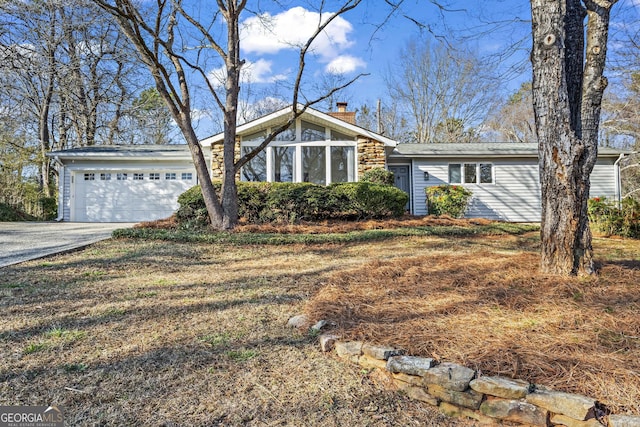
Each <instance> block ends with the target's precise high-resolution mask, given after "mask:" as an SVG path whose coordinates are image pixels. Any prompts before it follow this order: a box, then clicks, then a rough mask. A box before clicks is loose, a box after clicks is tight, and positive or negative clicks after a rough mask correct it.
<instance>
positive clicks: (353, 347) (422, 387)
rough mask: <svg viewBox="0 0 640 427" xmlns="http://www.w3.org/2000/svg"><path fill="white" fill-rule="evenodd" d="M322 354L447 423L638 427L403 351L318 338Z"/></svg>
mask: <svg viewBox="0 0 640 427" xmlns="http://www.w3.org/2000/svg"><path fill="white" fill-rule="evenodd" d="M320 346H321V348H322V351H325V352H328V351H332V350H334V349H335V352H336V353H337V355H338V356H339V357H340V358H342V359H345V360H348V361H350V362H353V363H357V364H359V365H360V366H362V367H363V368H365V369H372V370H374V371H375V372H376V373H377V374H378V378H380V379H381V380H382V381H383V382H384V383H385V384H386V385H387V387H388V388H391V389H394V390H399V391H401V392H404V393H406V395H407V396H409V397H410V398H412V399H416V400H419V401H422V402H424V403H426V404H429V405H433V406H437V407H438V408H439V410H440V411H441V412H443V413H444V414H446V415H448V416H452V417H466V418H471V419H474V420H476V421H477V422H478V423H479V424H482V425H498V424H500V423H502V422H503V421H505V422H511V423H517V424H523V425H532V426H567V427H598V426H600V427H601V426H608V427H640V416H630V415H615V414H606V413H605V411H604V410H603V409H602V408H603V406H602V405H600V404H599V403H598V402H597V401H596V400H595V399H592V398H589V397H586V396H581V395H577V394H571V393H564V392H560V391H554V390H551V389H549V388H547V387H544V386H540V385H533V384H529V383H528V382H527V381H524V380H520V379H511V378H506V377H491V376H478V374H477V373H476V372H475V371H474V370H473V369H469V368H467V367H465V366H461V365H457V364H454V363H447V362H443V363H440V364H436V363H435V361H434V359H430V358H424V357H414V356H405V355H404V351H403V350H399V349H395V348H390V347H382V346H375V345H369V344H364V343H362V342H359V341H350V342H341V341H339V337H338V336H336V335H332V334H323V335H320Z"/></svg>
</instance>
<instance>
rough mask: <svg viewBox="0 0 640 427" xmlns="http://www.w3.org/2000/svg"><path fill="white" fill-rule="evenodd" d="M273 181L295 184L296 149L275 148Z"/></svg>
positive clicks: (273, 151) (273, 149) (273, 150)
mask: <svg viewBox="0 0 640 427" xmlns="http://www.w3.org/2000/svg"><path fill="white" fill-rule="evenodd" d="M271 150H272V153H273V180H274V181H275V182H293V181H294V180H295V159H296V148H295V147H273V148H271Z"/></svg>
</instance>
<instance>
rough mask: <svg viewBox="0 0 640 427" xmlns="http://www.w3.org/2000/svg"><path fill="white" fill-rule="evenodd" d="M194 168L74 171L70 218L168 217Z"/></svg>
mask: <svg viewBox="0 0 640 427" xmlns="http://www.w3.org/2000/svg"><path fill="white" fill-rule="evenodd" d="M195 184H196V174H195V172H194V171H184V170H182V171H171V170H167V171H158V172H156V171H154V172H148V171H143V170H140V171H100V172H96V171H84V172H80V173H76V174H75V179H74V187H75V188H74V191H73V194H72V203H71V204H72V206H71V209H72V215H71V221H79V222H139V221H152V220H156V219H162V218H167V217H169V216H171V214H173V213H174V212H175V211H176V209H177V208H178V196H179V195H180V194H182V193H183V192H185V191H186V190H188V189H189V188H191V187H193V186H194V185H195Z"/></svg>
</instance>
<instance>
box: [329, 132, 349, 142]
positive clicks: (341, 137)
mask: <svg viewBox="0 0 640 427" xmlns="http://www.w3.org/2000/svg"><path fill="white" fill-rule="evenodd" d="M354 139H355V138H354V137H352V136H349V135H346V134H344V133H340V132H338V131H335V130H332V131H331V140H332V141H353V140H354Z"/></svg>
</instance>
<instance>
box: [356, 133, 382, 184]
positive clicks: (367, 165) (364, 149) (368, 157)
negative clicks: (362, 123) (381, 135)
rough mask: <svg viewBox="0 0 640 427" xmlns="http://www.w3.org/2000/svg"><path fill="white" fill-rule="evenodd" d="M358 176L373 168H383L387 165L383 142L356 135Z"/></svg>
mask: <svg viewBox="0 0 640 427" xmlns="http://www.w3.org/2000/svg"><path fill="white" fill-rule="evenodd" d="M357 141H358V176H359V177H361V176H362V174H364V173H365V172H366V171H368V170H370V169H375V168H384V167H385V166H386V165H387V157H386V154H385V151H384V144H383V143H382V142H380V141H376V140H373V139H369V138H365V137H360V136H359V137H358V139H357Z"/></svg>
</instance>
